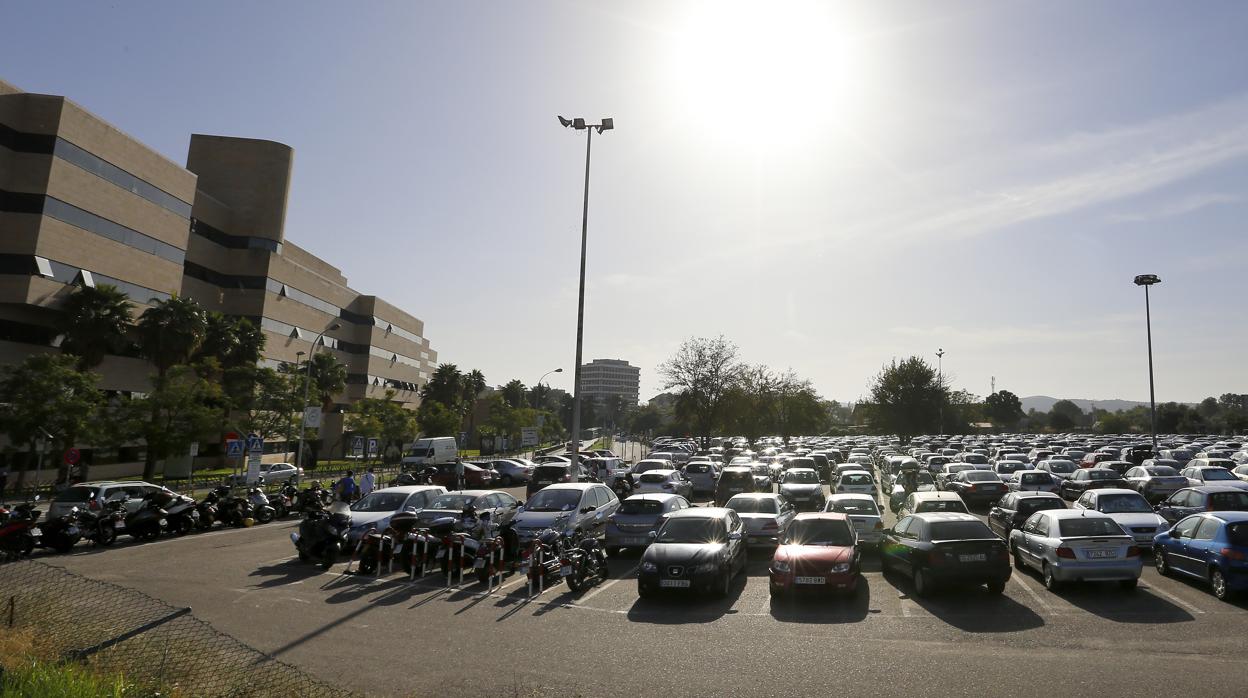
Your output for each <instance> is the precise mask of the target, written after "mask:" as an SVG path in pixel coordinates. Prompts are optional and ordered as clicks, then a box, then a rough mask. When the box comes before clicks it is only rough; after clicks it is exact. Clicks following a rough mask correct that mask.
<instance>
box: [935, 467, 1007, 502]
mask: <svg viewBox="0 0 1248 698" xmlns="http://www.w3.org/2000/svg"><path fill="white" fill-rule="evenodd" d="M945 489H947V490H949V491H950V492H956V493H957V494H958V496H959V497H961V498H962V501H964V502H966V505H967V506H975V505H976V504H988V503H990V502H995V501H997V500H998V499H1000V498H1001V497H1002V495H1004V494H1005V493H1006V492H1007V491H1008V490H1009V488H1008V487H1006V485H1005V483H1004V482H1001V478H1000V477H998V476H997V474H996V473H994V472H992V471H991V470H963V471H962V472H960V473H958V474H957V475H954V476H953V477H951V478H949V480H948V484H947V486H946V488H945Z"/></svg>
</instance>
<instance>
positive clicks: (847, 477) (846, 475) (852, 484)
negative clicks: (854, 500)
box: [836, 470, 876, 497]
mask: <svg viewBox="0 0 1248 698" xmlns="http://www.w3.org/2000/svg"><path fill="white" fill-rule="evenodd" d="M875 493H876V487H875V480H874V479H873V478H872V477H871V473H868V472H867V471H865V470H846V471H845V472H843V473H841V476H840V478H838V479H837V481H836V494H867V495H871V496H872V497H874V496H875Z"/></svg>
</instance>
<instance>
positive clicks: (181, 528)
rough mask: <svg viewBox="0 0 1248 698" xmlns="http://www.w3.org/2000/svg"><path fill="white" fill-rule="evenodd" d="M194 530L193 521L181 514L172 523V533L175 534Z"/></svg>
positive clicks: (181, 534)
mask: <svg viewBox="0 0 1248 698" xmlns="http://www.w3.org/2000/svg"><path fill="white" fill-rule="evenodd" d="M194 530H195V522H194V521H192V520H191V519H190V518H189V517H186V516H183V517H181V518H179V519H178V521H177V523H175V524H174V525H173V534H174V535H175V536H185V535H186V534H188V533H190V532H191V531H194Z"/></svg>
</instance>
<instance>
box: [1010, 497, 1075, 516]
mask: <svg viewBox="0 0 1248 698" xmlns="http://www.w3.org/2000/svg"><path fill="white" fill-rule="evenodd" d="M1065 508H1066V505H1065V504H1062V500H1060V499H1057V498H1056V497H1036V498H1034V499H1031V498H1029V499H1023V500H1021V501H1019V503H1018V513H1020V514H1034V513H1036V512H1037V511H1046V510H1048V509H1065Z"/></svg>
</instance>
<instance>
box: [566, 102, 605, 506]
mask: <svg viewBox="0 0 1248 698" xmlns="http://www.w3.org/2000/svg"><path fill="white" fill-rule="evenodd" d="M559 123H560V124H562V125H563V126H564V127H567V128H574V129H576V130H577V131H584V132H585V202H584V205H583V207H582V209H581V282H580V290H579V292H578V295H577V303H576V367H575V368H573V369H572V467H570V468H568V470H569V471H570V472H571V481H572V482H576V481H577V474H578V471H579V470H580V468H579V467H577V466H579V465H580V462H581V339H582V337H583V335H584V330H585V244H586V241H587V239H588V235H589V152H590V146H591V145H592V144H593V140H594V138H593V136H594V131H595V130H597V131H598V133H599V135H601V134H602V132H603V131H610V130H611V129H613V128H615V121H614V120H613V119H610V118H607V119H603V120H602V123H599V124H587V123H585V119H582V118H580V117H577V118H575V119H565V118H563V117H562V116H561V117H559Z"/></svg>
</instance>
